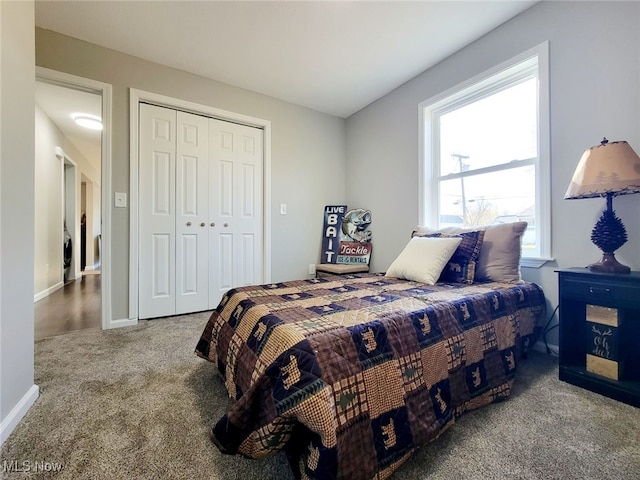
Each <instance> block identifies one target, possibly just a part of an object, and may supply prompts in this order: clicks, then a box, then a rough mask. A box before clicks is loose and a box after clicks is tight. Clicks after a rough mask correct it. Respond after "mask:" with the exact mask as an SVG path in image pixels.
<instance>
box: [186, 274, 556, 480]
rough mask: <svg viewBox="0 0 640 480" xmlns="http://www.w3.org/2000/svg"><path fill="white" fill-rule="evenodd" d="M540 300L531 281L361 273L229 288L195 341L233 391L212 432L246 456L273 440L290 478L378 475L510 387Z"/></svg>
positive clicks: (269, 449) (271, 448)
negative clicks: (420, 279)
mask: <svg viewBox="0 0 640 480" xmlns="http://www.w3.org/2000/svg"><path fill="white" fill-rule="evenodd" d="M544 310H545V300H544V295H543V292H542V290H541V289H540V287H538V286H537V285H536V284H533V283H524V284H518V285H513V284H500V283H485V284H473V285H465V284H460V283H451V284H449V283H438V284H437V285H435V286H427V285H424V284H420V283H415V282H411V281H407V280H401V279H395V278H389V277H384V276H382V275H380V274H362V275H349V276H345V277H332V278H315V279H310V280H299V281H292V282H286V283H275V284H269V285H256V286H248V287H242V288H235V289H232V290H230V291H229V292H227V293H226V294H225V296H224V297H223V299H222V301H221V303H220V305H219V306H218V308H217V309H216V310H215V311H214V312H213V314H212V315H211V317H210V319H209V321H208V323H207V325H206V327H205V329H204V331H203V333H202V336H201V338H200V340H199V342H198V344H197V347H196V354H197V355H199V356H200V357H202V358H205V359H207V360H210V361H211V362H213V363H215V364H216V365H217V368H218V369H219V371H220V373H221V375H222V377H223V379H224V383H225V385H226V388H227V390H228V392H229V395H230V397H231V398H233V399H234V400H235V401H234V403H233V404H232V405H231V407H230V408H229V410H228V411H227V413H226V415H225V416H224V417H223V418H221V419H220V420H219V421H218V422H217V423H216V424H215V426H213V428H212V431H211V436H212V439H213V441H214V442H215V444H216V445H217V446H218V448H219V449H220V450H221V451H222V452H224V453H229V454H239V455H243V456H246V457H250V458H260V457H265V456H268V455H271V454H274V453H276V452H278V451H280V450H284V451H285V452H286V453H287V457H288V459H289V462H290V464H291V467H292V469H293V471H294V474H295V475H296V477H298V478H304V479H307V478H308V479H349V480H357V479H372V478H387V477H389V476H390V475H391V473H392V472H393V471H394V470H396V469H397V468H398V467H399V466H400V465H401V464H402V463H403V462H404V461H406V460H407V459H408V458H409V457H410V456H411V454H412V452H414V451H415V449H416V448H418V447H419V446H421V445H424V444H426V443H427V442H430V441H431V440H433V439H435V438H436V437H437V436H438V435H439V434H440V433H442V432H443V431H444V429H446V428H448V427H449V426H451V425H452V424H453V423H454V422H455V420H456V418H458V417H459V416H460V415H462V414H463V413H464V412H465V411H468V410H471V409H475V408H478V407H481V406H484V405H487V404H489V403H492V402H495V401H499V400H503V399H506V398H507V397H508V396H509V394H510V392H511V386H512V383H513V380H514V376H515V373H516V370H517V365H518V361H519V359H520V358H521V357H522V355H523V354H525V353H526V352H527V349H528V348H529V346H530V345H532V344H533V342H535V340H536V338H537V336H538V334H539V332H540V329H541V322H542V321H543V317H544Z"/></svg>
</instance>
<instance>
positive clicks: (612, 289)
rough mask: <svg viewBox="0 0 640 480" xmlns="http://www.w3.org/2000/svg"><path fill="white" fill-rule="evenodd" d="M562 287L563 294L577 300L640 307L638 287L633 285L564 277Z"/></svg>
mask: <svg viewBox="0 0 640 480" xmlns="http://www.w3.org/2000/svg"><path fill="white" fill-rule="evenodd" d="M560 288H561V289H562V295H564V296H565V297H567V298H573V299H575V300H584V301H587V302H597V304H602V305H610V306H614V305H615V306H624V307H631V308H633V307H640V298H638V289H637V288H636V287H634V286H632V285H624V284H616V283H613V282H610V283H599V282H593V281H579V280H573V279H569V278H567V279H564V280H563V281H562V282H561V284H560Z"/></svg>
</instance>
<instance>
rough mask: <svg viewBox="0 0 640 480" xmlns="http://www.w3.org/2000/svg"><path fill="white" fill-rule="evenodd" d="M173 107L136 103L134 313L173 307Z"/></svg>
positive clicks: (147, 314) (160, 312) (152, 312)
mask: <svg viewBox="0 0 640 480" xmlns="http://www.w3.org/2000/svg"><path fill="white" fill-rule="evenodd" d="M175 126H176V112H175V111H174V110H170V109H167V108H161V107H156V106H151V105H146V104H141V105H140V125H139V128H140V130H139V138H140V142H139V149H140V150H139V176H140V179H141V181H140V185H139V228H140V230H139V236H138V247H139V265H140V268H139V270H140V273H139V311H138V317H139V318H151V317H158V316H163V315H172V314H173V313H174V312H175V247H174V245H175V234H176V225H175V148H176V138H175Z"/></svg>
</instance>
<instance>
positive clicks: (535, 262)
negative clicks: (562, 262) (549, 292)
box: [520, 257, 555, 268]
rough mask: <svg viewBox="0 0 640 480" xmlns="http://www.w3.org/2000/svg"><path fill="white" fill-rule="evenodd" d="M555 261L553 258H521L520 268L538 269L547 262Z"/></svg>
mask: <svg viewBox="0 0 640 480" xmlns="http://www.w3.org/2000/svg"><path fill="white" fill-rule="evenodd" d="M553 261H555V259H553V258H537V257H536V258H533V257H530V258H521V259H520V266H521V267H524V268H540V267H542V266H543V265H544V264H545V263H547V262H553Z"/></svg>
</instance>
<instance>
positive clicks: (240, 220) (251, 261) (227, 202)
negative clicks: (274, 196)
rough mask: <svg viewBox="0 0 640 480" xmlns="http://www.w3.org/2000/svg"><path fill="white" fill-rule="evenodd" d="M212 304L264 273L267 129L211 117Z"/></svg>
mask: <svg viewBox="0 0 640 480" xmlns="http://www.w3.org/2000/svg"><path fill="white" fill-rule="evenodd" d="M209 151H210V164H209V185H210V186H211V188H210V190H209V192H210V197H209V198H210V223H211V224H212V225H215V227H213V228H212V229H211V230H210V233H211V237H210V250H209V257H210V258H213V259H215V265H216V266H215V267H214V268H212V269H211V270H210V282H209V285H210V301H209V308H216V306H217V305H218V303H219V302H220V299H221V298H222V295H223V294H224V293H225V292H226V291H227V290H229V289H230V288H233V287H239V286H243V285H254V284H257V283H260V282H261V281H262V278H263V268H262V258H263V253H262V252H263V238H262V232H263V225H262V222H263V209H264V207H263V164H264V161H263V155H264V153H263V152H264V150H263V131H262V130H261V129H259V128H254V127H249V126H246V125H238V124H235V123H230V122H223V121H221V120H214V119H210V120H209Z"/></svg>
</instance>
